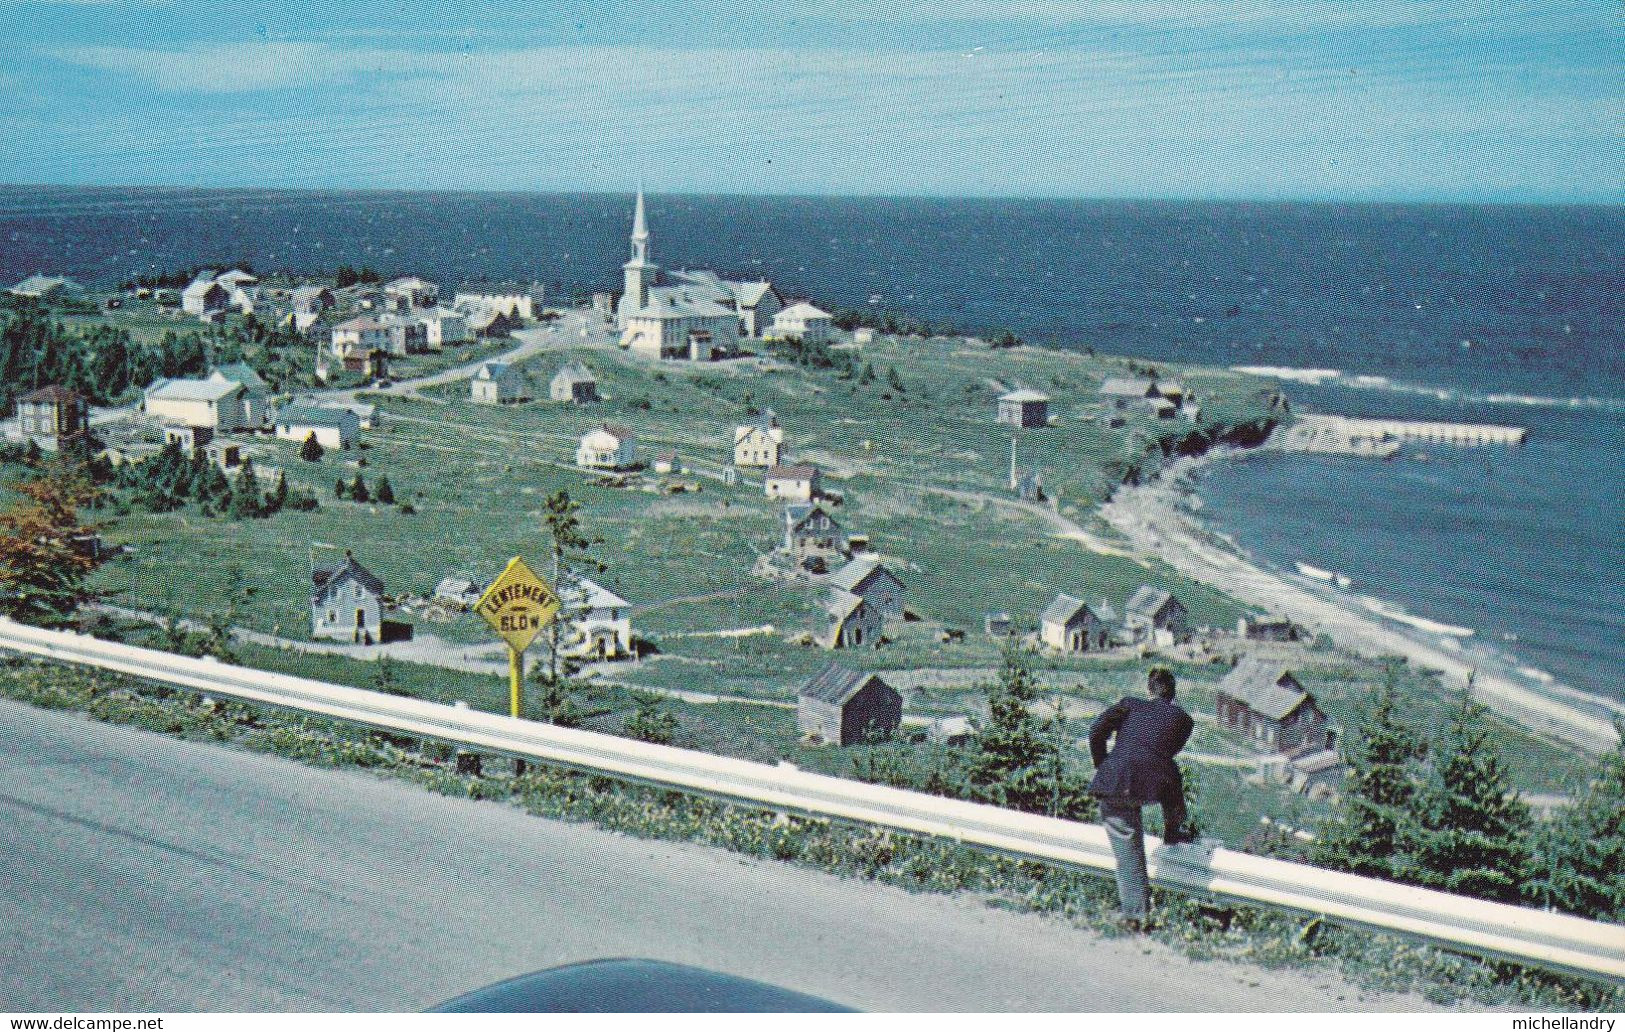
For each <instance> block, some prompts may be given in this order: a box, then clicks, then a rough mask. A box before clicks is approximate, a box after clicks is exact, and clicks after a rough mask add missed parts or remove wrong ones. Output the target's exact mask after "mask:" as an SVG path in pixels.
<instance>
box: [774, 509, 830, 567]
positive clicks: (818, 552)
mask: <svg viewBox="0 0 1625 1032" xmlns="http://www.w3.org/2000/svg"><path fill="white" fill-rule="evenodd" d="M779 550H780V551H782V552H783V553H784V554H785V555H787V556H789V557H791V558H792V559H794V560H795V561H796V563H797V564H807V563H809V562H810V561H813V560H816V561H817V562H818V563H820V564H822V563H825V562H827V561H829V560H830V559H833V558H835V557H836V556H839V555H844V554H845V553H846V535H845V534H844V533H842V531H841V525H840V524H839V523H837V522H836V521H835V517H833V516H831V515H830V514H829V513H827V512H825V511H824V507H823V506H821V505H819V504H817V503H816V502H793V503H791V504H790V505H786V506H785V507H784V541H783V543H782V544H781V545H780V546H779ZM819 568H820V569H822V566H820V567H819Z"/></svg>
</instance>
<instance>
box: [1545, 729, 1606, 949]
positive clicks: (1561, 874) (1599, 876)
mask: <svg viewBox="0 0 1625 1032" xmlns="http://www.w3.org/2000/svg"><path fill="white" fill-rule="evenodd" d="M1616 726H1617V727H1618V729H1619V736H1620V741H1619V743H1618V744H1616V745H1615V746H1614V749H1613V751H1612V752H1610V753H1608V754H1606V755H1604V756H1603V757H1601V758H1600V759H1599V760H1598V761H1597V767H1596V770H1595V772H1594V773H1593V774H1592V776H1591V777H1589V778H1587V779H1584V781H1583V783H1581V784H1578V785H1575V786H1574V791H1573V796H1574V804H1573V805H1572V806H1569V807H1566V808H1564V809H1562V810H1560V811H1559V812H1558V813H1557V814H1555V815H1554V816H1553V818H1552V819H1551V820H1549V821H1547V822H1546V823H1545V824H1544V825H1543V826H1542V827H1541V828H1540V829H1539V831H1538V832H1537V833H1536V835H1535V842H1534V847H1533V858H1532V861H1531V863H1530V876H1529V880H1528V882H1527V883H1526V884H1525V886H1524V898H1525V899H1527V900H1528V901H1529V902H1531V903H1534V904H1536V905H1537V906H1542V907H1545V908H1546V909H1548V910H1564V911H1567V912H1569V913H1571V914H1578V915H1579V916H1580V917H1586V918H1591V919H1592V920H1596V921H1613V922H1616V923H1617V922H1621V921H1625V875H1622V873H1621V872H1625V724H1618V725H1616Z"/></svg>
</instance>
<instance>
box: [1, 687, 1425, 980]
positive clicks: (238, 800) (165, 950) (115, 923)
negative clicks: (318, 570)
mask: <svg viewBox="0 0 1625 1032" xmlns="http://www.w3.org/2000/svg"><path fill="white" fill-rule="evenodd" d="M0 844H3V846H4V848H3V849H0V958H4V963H0V1011H7V1010H9V1011H58V1010H69V1011H103V1010H162V1011H172V1010H173V1011H186V1010H194V1009H203V1010H210V1009H214V1010H405V1009H418V1008H422V1007H425V1006H427V1005H430V1004H432V1003H434V1002H437V1001H439V1000H442V999H445V998H448V997H450V996H452V995H454V994H456V993H459V992H462V991H465V990H467V989H470V988H473V987H475V986H478V985H481V984H485V983H488V982H491V981H494V980H496V979H498V978H502V977H506V976H509V975H513V974H517V973H521V972H525V971H530V970H535V969H538V968H544V967H548V966H551V965H555V964H561V963H566V962H570V961H578V960H584V959H589V958H599V957H613V956H643V957H652V958H656V959H661V960H671V961H677V962H683V963H689V964H699V965H704V966H706V967H710V968H713V969H717V970H722V971H726V972H731V973H734V974H738V975H743V976H746V977H751V978H757V979H762V980H766V981H770V982H774V983H777V984H780V985H784V986H786V987H788V988H791V989H796V990H800V991H803V992H810V993H814V994H818V995H821V996H824V997H826V998H829V999H833V1000H837V1001H840V1002H843V1003H847V1004H851V1005H855V1006H858V1007H862V1008H868V1009H899V1008H907V1009H916V1010H943V1009H949V1010H983V1009H987V1010H1003V1009H1033V1008H1042V1009H1054V1010H1114V1011H1116V1010H1134V1009H1196V1010H1274V1009H1284V1008H1292V1009H1303V1008H1326V1009H1347V1008H1351V1007H1363V1008H1367V1009H1380V1008H1388V1009H1395V1008H1406V1009H1409V1008H1411V1007H1419V1006H1425V1005H1424V1004H1422V1003H1421V1001H1419V1000H1417V999H1415V998H1411V997H1404V998H1394V997H1386V998H1379V999H1366V998H1362V997H1361V995H1360V994H1359V993H1358V992H1356V991H1354V990H1352V989H1350V988H1349V987H1348V986H1346V985H1344V984H1342V983H1338V982H1334V981H1333V980H1331V979H1329V978H1319V979H1310V978H1307V977H1303V976H1301V975H1298V974H1291V973H1287V974H1283V973H1271V972H1263V971H1258V970H1253V969H1249V968H1246V967H1241V966H1233V965H1227V964H1215V963H1207V964H1194V963H1191V962H1188V961H1185V960H1182V959H1180V958H1179V957H1177V956H1176V955H1174V954H1172V953H1171V952H1169V951H1167V950H1165V949H1163V948H1162V947H1161V946H1158V945H1155V944H1151V943H1144V942H1139V941H1130V940H1103V939H1100V938H1098V937H1096V936H1094V935H1091V934H1088V933H1086V932H1083V931H1079V930H1077V929H1073V928H1070V927H1067V926H1064V925H1062V924H1060V923H1057V922H1054V921H1050V920H1047V919H1041V918H1038V917H1033V916H1026V915H1017V914H1011V913H1006V912H1003V911H998V910H994V909H990V908H988V907H985V906H982V905H980V904H978V903H976V902H974V901H971V900H968V899H955V898H947V897H940V896H911V895H909V894H907V893H904V892H902V891H900V890H896V889H891V888H888V887H885V886H879V885H874V884H871V883H867V882H860V881H843V880H841V879H837V878H833V877H828V876H824V875H819V874H814V873H810V872H806V871H801V870H797V869H794V868H791V867H789V866H786V865H782V864H774V863H767V862H762V861H756V860H747V859H741V858H739V857H737V856H734V855H731V854H728V853H724V852H722V851H719V850H714V849H709V848H705V847H700V846H692V845H687V844H672V843H659V842H645V841H640V840H637V839H633V838H628V837H624V836H619V835H612V834H608V833H606V832H602V831H599V830H596V829H592V828H588V827H584V826H580V825H571V824H565V823H560V822H555V821H546V820H541V819H537V818H533V817H528V816H525V815H523V814H520V813H518V812H517V811H515V810H513V809H512V808H509V807H506V806H502V805H499V804H495V803H476V802H471V801H468V800H458V799H448V798H444V797H440V796H436V795H433V794H430V793H428V792H424V791H422V790H419V789H417V788H414V787H412V786H409V785H404V784H397V783H392V782H389V781H386V780H381V779H376V778H373V777H370V776H367V775H363V774H359V773H354V772H341V771H326V770H318V769H313V768H307V767H303V766H300V765H298V764H295V763H292V762H289V761H285V760H282V759H279V758H275V757H267V756H258V755H252V754H247V753H243V752H239V751H236V750H231V749H227V748H223V747H219V746H213V745H203V744H197V743H188V742H179V741H175V740H172V739H168V738H163V737H160V736H156V735H153V734H150V733H147V732H143V731H137V730H134V729H130V728H123V727H111V726H107V725H101V724H96V723H94V722H91V721H89V720H87V719H86V718H84V717H81V716H78V715H76V714H66V713H55V712H47V711H41V710H36V709H33V708H30V707H25V706H20V705H18V704H15V703H11V702H6V701H0ZM1340 997H1346V999H1345V998H1340Z"/></svg>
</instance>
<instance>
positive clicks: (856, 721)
mask: <svg viewBox="0 0 1625 1032" xmlns="http://www.w3.org/2000/svg"><path fill="white" fill-rule="evenodd" d="M902 721H903V697H902V696H901V695H900V694H898V692H897V689H895V688H893V687H892V686H891V685H889V684H887V683H886V682H885V681H883V680H881V678H880V676H879V675H877V674H865V673H861V672H859V671H856V670H849V669H847V668H846V667H843V666H841V665H840V664H838V663H831V664H829V665H828V666H826V667H825V668H824V669H823V670H820V671H819V672H818V673H817V674H816V675H814V676H813V678H812V679H811V680H809V681H808V682H807V683H806V684H804V685H802V687H801V691H800V692H799V693H798V695H797V699H796V726H797V728H798V729H799V730H800V731H801V733H802V734H803V735H805V736H807V737H810V738H816V739H817V740H818V741H821V742H825V743H828V744H830V745H855V744H858V743H860V742H864V741H869V740H871V739H874V738H884V737H888V736H890V735H892V734H894V733H896V731H897V728H898V726H899V725H901V724H902Z"/></svg>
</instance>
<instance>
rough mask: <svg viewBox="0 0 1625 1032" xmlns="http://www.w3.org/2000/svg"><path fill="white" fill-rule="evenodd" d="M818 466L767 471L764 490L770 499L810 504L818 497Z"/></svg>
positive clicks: (777, 467)
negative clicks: (783, 499) (809, 502)
mask: <svg viewBox="0 0 1625 1032" xmlns="http://www.w3.org/2000/svg"><path fill="white" fill-rule="evenodd" d="M818 482H819V473H818V467H817V466H811V465H805V464H803V465H798V466H774V467H773V468H772V469H769V470H768V471H767V475H766V477H765V478H764V480H763V484H762V486H763V489H764V490H765V491H766V492H767V496H768V497H769V498H790V499H794V500H796V501H801V502H808V501H811V500H812V499H814V498H817V497H818V493H819V491H818Z"/></svg>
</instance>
